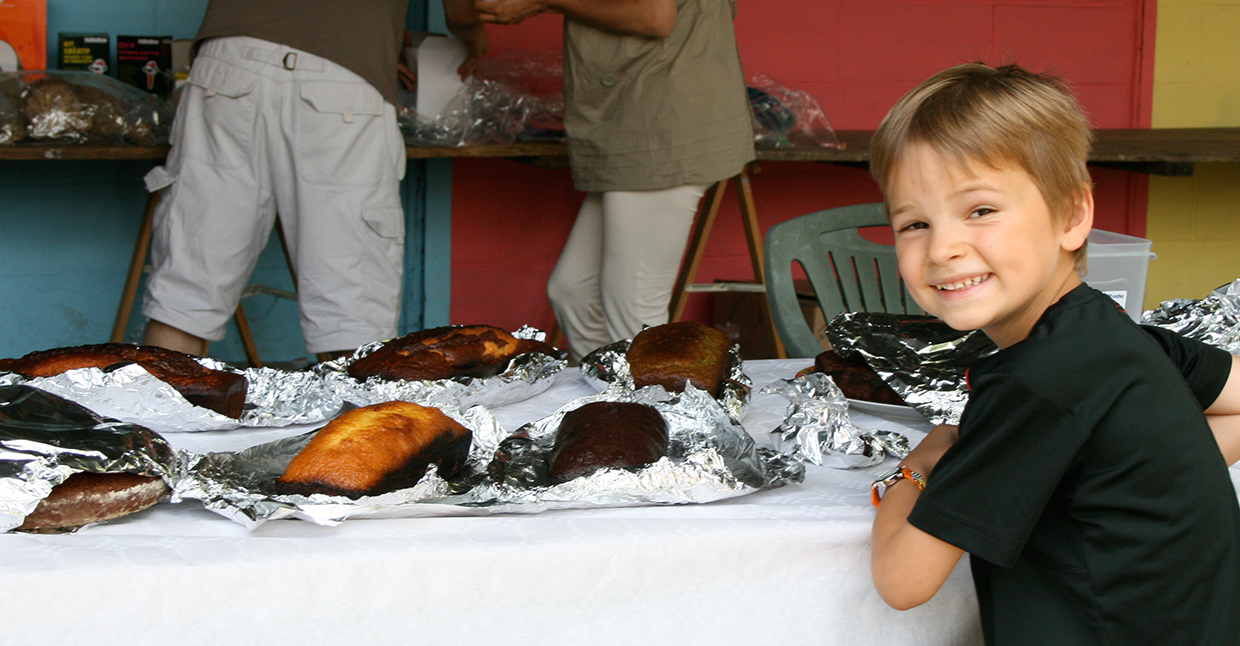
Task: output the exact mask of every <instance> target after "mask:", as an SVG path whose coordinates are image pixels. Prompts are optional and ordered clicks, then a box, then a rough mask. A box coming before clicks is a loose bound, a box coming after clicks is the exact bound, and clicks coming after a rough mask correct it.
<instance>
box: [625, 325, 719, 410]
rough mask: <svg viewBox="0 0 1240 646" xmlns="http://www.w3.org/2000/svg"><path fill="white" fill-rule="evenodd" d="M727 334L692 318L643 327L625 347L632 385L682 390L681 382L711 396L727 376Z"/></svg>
mask: <svg viewBox="0 0 1240 646" xmlns="http://www.w3.org/2000/svg"><path fill="white" fill-rule="evenodd" d="M730 347H731V341H729V340H728V336H727V335H726V334H724V333H723V332H720V331H719V330H716V329H715V328H712V327H710V326H708V325H704V324H702V323H698V322H696V321H678V322H676V323H666V324H664V325H656V326H654V327H650V328H646V329H645V330H642V331H641V332H640V333H638V335H637V336H635V337H633V343H632V344H631V345H630V346H629V351H628V362H629V369H630V371H631V372H632V373H633V385H634V387H636V388H642V387H645V386H651V385H659V386H663V387H664V388H666V389H667V390H668V391H669V392H684V389H685V384H686V383H692V384H693V386H694V387H695V388H699V389H701V390H704V391H706V392H708V393H710V394H711V395H714V396H718V395H719V387H720V386H721V385H722V384H723V382H724V379H725V378H726V377H727V369H728V349H729V348H730Z"/></svg>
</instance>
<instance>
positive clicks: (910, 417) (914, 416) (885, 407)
mask: <svg viewBox="0 0 1240 646" xmlns="http://www.w3.org/2000/svg"><path fill="white" fill-rule="evenodd" d="M848 408H849V410H855V411H857V412H859V413H868V414H870V415H877V416H879V417H885V418H887V419H897V420H907V421H911V422H924V421H926V418H924V417H922V416H921V413H919V412H917V409H916V408H913V407H912V406H900V405H897V404H880V403H878V402H867V401H862V400H860V399H849V400H848Z"/></svg>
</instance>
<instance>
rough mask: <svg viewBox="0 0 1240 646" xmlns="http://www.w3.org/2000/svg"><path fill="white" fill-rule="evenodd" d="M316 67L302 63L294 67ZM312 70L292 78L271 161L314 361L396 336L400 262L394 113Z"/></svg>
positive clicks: (335, 77) (399, 150) (348, 77)
mask: <svg viewBox="0 0 1240 646" xmlns="http://www.w3.org/2000/svg"><path fill="white" fill-rule="evenodd" d="M316 58H317V57H312V56H311V55H309V54H304V53H300V54H298V59H297V60H298V67H299V68H300V66H301V64H302V62H304V61H312V60H315V59H316ZM318 60H319V61H321V62H322V65H321V69H319V68H320V66H319V65H317V64H316V65H315V66H314V67H313V68H309V69H306V70H302V69H298V70H297V71H295V72H293V76H294V78H295V79H296V81H297V82H296V83H295V84H293V85H294V86H295V87H293V88H290V90H289V91H288V92H287V93H286V96H285V106H286V108H285V111H284V113H283V114H282V122H281V123H282V128H283V132H282V138H283V140H284V142H285V155H284V156H283V157H273V164H276V165H277V169H276V173H275V176H276V177H281V178H285V179H284V180H283V181H276V182H275V184H276V186H278V187H280V188H281V189H282V190H277V205H278V211H279V213H280V220H281V222H282V224H283V225H284V233H285V239H286V241H287V242H288V245H289V254H290V257H291V258H292V259H293V263H294V266H295V267H296V272H297V294H298V303H299V305H300V308H301V325H302V333H303V335H304V337H305V340H306V349H307V351H309V352H311V353H315V354H318V353H330V352H337V351H343V350H352V349H354V348H357V347H358V346H360V345H363V344H366V343H370V342H372V341H379V340H384V339H390V338H393V337H395V336H396V335H397V333H398V325H399V322H400V303H401V278H402V273H403V271H404V260H405V258H404V255H405V254H404V244H405V213H404V209H403V208H402V207H401V202H400V179H401V177H402V176H403V175H404V169H405V146H404V138H403V136H402V135H401V133H400V128H399V126H398V125H397V122H396V110H395V108H394V107H393V106H392V105H391V104H389V103H387V102H386V101H384V100H383V97H382V95H380V94H379V92H378V91H377V90H375V89H374V88H373V87H372V86H371V85H370V84H369V83H367V82H366V81H364V80H363V79H362V78H361V77H359V76H357V75H356V74H354V73H353V72H350V71H349V70H347V69H345V68H343V67H341V66H339V65H336V64H334V63H332V62H330V61H327V60H325V59H318ZM275 159H280V160H281V161H278V162H277V161H275Z"/></svg>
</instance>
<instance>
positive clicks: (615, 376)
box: [581, 339, 753, 424]
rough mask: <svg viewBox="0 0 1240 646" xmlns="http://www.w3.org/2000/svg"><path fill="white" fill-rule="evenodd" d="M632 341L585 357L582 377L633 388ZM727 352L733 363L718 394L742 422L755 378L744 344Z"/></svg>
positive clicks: (606, 385)
mask: <svg viewBox="0 0 1240 646" xmlns="http://www.w3.org/2000/svg"><path fill="white" fill-rule="evenodd" d="M632 341H633V340H632V339H625V340H623V341H617V342H615V343H612V344H610V345H605V346H603V347H601V348H598V349H596V350H594V351H593V352H590V353H589V354H587V355H586V356H584V357H582V358H581V376H582V377H584V378H585V380H586V382H587V383H591V384H593V385H594V387H595V388H597V389H598V390H606V389H608V388H609V387H610V384H612V383H618V384H621V385H622V386H624V387H625V388H627V389H629V390H633V373H632V372H630V371H629V361H628V358H627V357H626V355H627V353H628V351H629V344H630V343H632ZM728 355H729V356H730V357H731V364H730V365H729V366H728V377H727V379H726V380H725V381H724V383H723V392H722V393H720V395H719V403H720V404H721V405H722V406H723V409H724V410H725V411H727V413H728V416H729V417H731V418H732V420H733V421H734V422H737V423H738V424H739V423H740V421H741V420H742V419H744V418H745V411H746V410H748V408H749V391H750V390H752V389H753V380H752V379H750V378H749V375H746V374H745V371H744V370H743V369H742V362H741V347H740V346H739V345H733V346H732V347H731V349H729V351H728ZM648 387H652V386H648Z"/></svg>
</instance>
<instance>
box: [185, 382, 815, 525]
mask: <svg viewBox="0 0 1240 646" xmlns="http://www.w3.org/2000/svg"><path fill="white" fill-rule="evenodd" d="M603 399H608V400H614V401H640V402H643V403H649V404H651V405H653V406H655V407H656V408H657V409H659V411H660V412H662V413H663V415H664V418H665V419H666V420H667V421H668V427H669V434H670V436H671V445H672V447H673V448H672V450H671V451H669V453H670V456H669V457H667V458H664V459H662V460H660V461H659V462H657V463H655V464H653V465H650V466H648V467H644V468H641V469H637V470H632V471H630V470H621V469H607V470H604V471H600V472H598V473H596V474H594V475H592V476H589V477H584V478H578V479H576V480H572V481H570V482H566V483H562V484H558V485H553V484H550V483H549V482H547V481H546V479H545V472H546V467H545V455H546V451H547V449H548V448H549V447H550V442H551V441H552V439H553V435H554V431H555V429H556V428H557V426H558V424H559V420H560V418H561V417H563V414H564V413H565V412H566V411H568V410H572V409H573V408H576V407H577V406H580V405H583V404H585V403H588V402H590V401H599V400H603ZM419 403H423V404H427V403H429V402H419ZM438 407H439V408H440V409H441V410H443V411H444V412H445V413H446V414H448V415H449V416H451V417H453V418H454V419H457V420H458V421H460V422H461V423H462V424H464V425H465V426H466V427H468V428H469V429H470V430H471V431H473V433H474V437H473V445H472V446H471V448H470V455H469V459H468V461H467V463H466V468H465V469H464V470H463V473H462V474H460V475H458V476H456V477H454V478H453V479H452V480H451V481H445V480H443V479H442V478H440V477H439V476H438V475H437V474H435V473H434V472H433V470H432V471H431V472H428V473H427V475H426V476H425V477H424V478H423V479H422V480H421V481H420V482H419V483H418V484H417V485H416V486H415V487H412V488H409V489H404V490H399V491H393V492H389V493H386V494H383V495H381V496H371V497H362V498H359V499H357V500H350V499H348V498H345V497H340V496H325V495H317V494H316V495H313V496H295V495H288V496H285V495H279V494H276V493H275V491H274V482H275V479H276V478H277V477H279V476H280V474H281V473H283V472H284V469H285V468H286V467H287V466H288V463H289V461H290V460H292V458H293V456H295V455H296V454H297V453H298V452H299V451H300V450H301V449H302V448H303V447H304V446H305V445H306V444H307V443H308V442H309V441H310V438H311V437H312V436H313V433H307V434H305V435H301V436H297V437H293V438H288V439H285V440H279V441H276V442H270V443H267V444H262V445H259V446H255V447H251V448H249V449H246V450H244V451H239V452H234V453H208V454H190V453H186V454H185V455H184V456H183V459H182V463H183V464H184V468H183V470H182V473H181V477H180V478H179V479H178V481H177V485H176V487H175V489H174V491H173V494H172V499H173V501H174V502H175V501H180V500H184V499H195V500H200V501H202V503H203V504H204V505H205V506H206V507H207V508H208V509H211V510H213V511H215V512H216V513H219V514H221V515H223V516H226V517H228V518H230V519H232V520H234V521H236V522H238V523H240V524H242V525H245V526H246V527H248V528H251V529H252V528H254V527H256V526H258V525H260V524H262V523H263V522H266V521H268V520H273V519H278V518H298V519H302V520H308V521H311V522H314V523H317V524H320V525H335V524H338V523H340V522H343V521H344V520H346V519H348V518H350V517H355V516H366V517H371V518H418V517H429V516H462V515H473V516H477V515H490V514H498V513H523V514H528V513H539V512H543V511H547V510H551V509H570V508H591V507H604V506H631V505H652V504H683V503H703V502H710V501H713V500H720V499H723V498H730V497H735V496H740V495H744V494H747V493H752V492H754V491H758V490H760V489H765V488H771V487H777V486H781V485H783V484H787V483H791V482H800V481H801V480H802V479H803V478H804V474H805V468H804V464H803V463H802V461H801V460H800V458H798V457H795V456H786V455H782V454H779V453H777V452H775V451H770V450H767V449H762V448H758V447H756V446H755V445H754V443H753V439H752V438H750V437H749V435H748V433H746V432H745V430H744V429H743V428H741V427H740V426H739V425H738V424H734V423H733V422H732V421H731V420H730V419H729V418H728V416H727V413H725V412H724V411H723V410H722V409H721V408H720V407H719V404H718V403H717V402H715V400H714V399H713V398H711V397H710V396H709V395H707V394H706V393H704V392H701V391H698V390H695V389H692V388H690V389H689V391H688V392H686V393H684V394H683V395H669V394H667V393H666V392H663V391H661V389H648V390H643V391H641V392H634V391H632V390H624V389H623V388H619V387H617V388H615V389H613V390H611V391H608V392H605V393H599V394H596V395H591V396H589V397H585V398H582V399H579V400H576V401H574V402H572V403H570V404H568V405H567V406H565V407H564V408H563V409H561V410H559V411H557V412H556V413H554V414H552V415H550V416H548V417H546V418H544V419H542V420H539V421H536V422H532V423H530V424H527V425H526V426H523V427H522V428H521V429H520V430H519V431H518V432H517V433H515V434H513V435H512V436H509V437H507V438H506V437H505V435H506V433H504V431H503V429H502V428H501V427H500V426H499V425H498V424H497V423H496V422H495V420H494V418H493V417H491V415H490V413H489V412H488V411H487V410H486V408H485V407H482V406H473V407H471V408H469V409H466V410H464V411H461V410H460V409H457V408H453V407H452V406H451V405H450V404H444V403H440V404H439V405H438ZM501 442H502V446H501ZM497 449H500V451H498V452H497ZM497 455H501V456H505V457H506V458H507V459H506V460H504V462H506V464H505V465H504V466H503V467H502V468H501V467H498V466H497V467H495V468H491V469H488V466H489V465H491V464H492V462H493V461H494V459H495V458H496V456H497Z"/></svg>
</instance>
